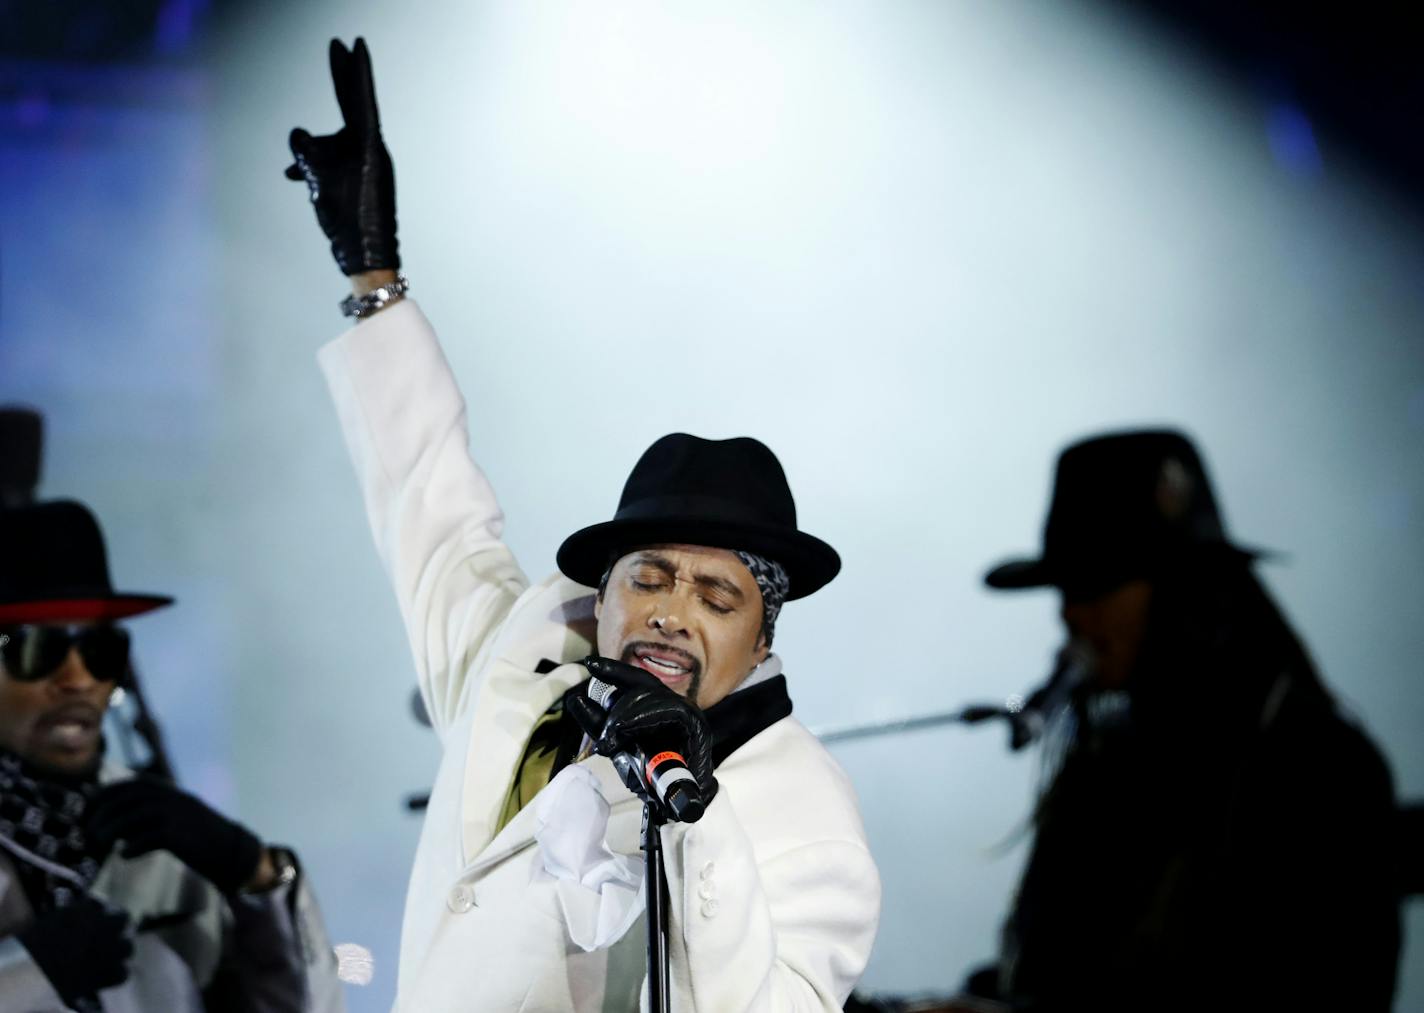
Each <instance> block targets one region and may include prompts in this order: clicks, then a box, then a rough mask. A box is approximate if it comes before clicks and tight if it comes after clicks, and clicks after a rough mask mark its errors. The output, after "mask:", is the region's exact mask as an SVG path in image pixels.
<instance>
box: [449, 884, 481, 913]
mask: <svg viewBox="0 0 1424 1013" xmlns="http://www.w3.org/2000/svg"><path fill="white" fill-rule="evenodd" d="M445 906H446V907H448V908H449V909H450V910H451V911H453V912H455V913H456V914H457V915H462V914H464V913H465V912H466V911H468V910H470V908H472V907H474V906H475V891H474V889H473V888H471V887H470V886H468V885H467V884H465V883H461V884H459V885H458V886H456V887H454V888H453V889H451V891H450V893H449V894H448V895H447V896H446V897H445Z"/></svg>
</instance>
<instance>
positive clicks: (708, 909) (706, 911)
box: [702, 897, 717, 918]
mask: <svg viewBox="0 0 1424 1013" xmlns="http://www.w3.org/2000/svg"><path fill="white" fill-rule="evenodd" d="M716 914H717V898H716V897H711V898H708V899H707V900H704V901H703V902H702V917H703V918H712V917H715V916H716Z"/></svg>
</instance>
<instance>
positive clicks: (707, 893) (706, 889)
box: [697, 879, 717, 900]
mask: <svg viewBox="0 0 1424 1013" xmlns="http://www.w3.org/2000/svg"><path fill="white" fill-rule="evenodd" d="M697 896H699V897H701V898H702V899H703V900H714V899H715V898H716V896H717V888H716V886H714V885H713V883H712V881H711V880H710V879H709V880H708V881H707V882H705V883H703V884H702V885H701V886H699V887H698V888H697Z"/></svg>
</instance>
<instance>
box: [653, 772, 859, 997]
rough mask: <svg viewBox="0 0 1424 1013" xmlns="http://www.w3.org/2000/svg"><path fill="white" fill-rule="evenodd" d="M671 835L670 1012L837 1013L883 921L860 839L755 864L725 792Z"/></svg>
mask: <svg viewBox="0 0 1424 1013" xmlns="http://www.w3.org/2000/svg"><path fill="white" fill-rule="evenodd" d="M676 837H677V835H676V833H669V832H667V831H665V832H664V841H665V846H667V847H669V849H670V851H669V855H668V889H669V901H670V904H669V907H670V927H669V937H670V940H671V945H670V950H671V956H672V976H673V979H674V990H675V993H676V998H674V1001H673V1008H674V1009H688V1010H698V1011H701V1013H720V1011H724V1010H747V1011H768V1013H770V1011H777V1013H790V1011H798V1013H800V1011H825V1013H831V1011H839V1010H840V1009H841V1008H842V1006H843V1005H844V1003H845V1000H846V998H847V996H849V995H850V992H851V989H852V988H853V987H854V986H855V983H856V981H857V980H859V978H860V975H861V973H862V972H863V971H864V970H865V965H866V962H867V961H868V960H869V957H870V949H871V946H872V944H873V943H874V940H875V930H876V926H877V923H878V919H879V911H880V879H879V874H878V873H877V871H876V868H875V863H874V861H873V860H872V859H871V856H870V853H869V852H868V851H867V850H866V848H865V845H864V843H863V841H860V840H856V839H853V838H851V837H845V838H829V839H821V840H806V841H803V842H801V843H798V844H795V845H794V846H791V847H789V848H787V849H786V850H781V851H778V852H776V853H774V854H769V855H768V854H763V855H762V856H761V857H758V855H757V853H756V851H755V850H754V849H753V846H752V842H751V839H750V837H749V836H748V833H747V831H746V829H745V828H744V827H743V825H742V824H741V822H740V821H739V820H738V816H737V812H736V809H735V808H734V805H733V801H732V799H730V798H727V797H725V793H723V795H719V796H718V798H717V799H715V800H714V801H713V803H712V805H710V806H709V807H708V808H707V812H706V814H705V815H704V816H703V818H702V820H701V821H699V822H698V823H697V824H695V825H694V826H692V827H689V828H687V829H686V830H685V831H683V832H682V833H681V836H680V840H676ZM674 840H676V843H675V844H674V843H673V842H674ZM674 856H675V857H674ZM645 999H646V992H645Z"/></svg>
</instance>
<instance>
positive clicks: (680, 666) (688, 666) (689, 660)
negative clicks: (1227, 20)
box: [622, 641, 702, 686]
mask: <svg viewBox="0 0 1424 1013" xmlns="http://www.w3.org/2000/svg"><path fill="white" fill-rule="evenodd" d="M622 660H624V661H626V662H627V663H628V664H630V665H637V666H638V667H639V668H641V669H643V671H645V672H648V673H650V674H652V675H654V676H656V677H657V678H658V679H660V680H661V681H662V682H663V683H665V684H667V685H668V686H680V685H681V684H683V683H684V682H686V681H687V680H689V679H691V678H692V677H693V676H695V675H697V673H698V672H700V671H701V670H702V663H701V662H699V661H698V660H697V659H696V658H695V657H693V656H692V655H691V654H689V653H688V652H687V651H684V650H680V649H679V648H676V647H667V646H665V645H663V644H651V643H647V642H646V641H640V642H635V643H631V644H629V645H628V646H627V647H625V648H623V659H622Z"/></svg>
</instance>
